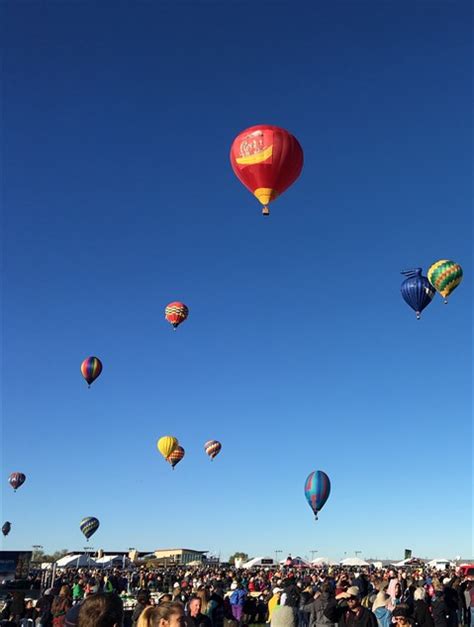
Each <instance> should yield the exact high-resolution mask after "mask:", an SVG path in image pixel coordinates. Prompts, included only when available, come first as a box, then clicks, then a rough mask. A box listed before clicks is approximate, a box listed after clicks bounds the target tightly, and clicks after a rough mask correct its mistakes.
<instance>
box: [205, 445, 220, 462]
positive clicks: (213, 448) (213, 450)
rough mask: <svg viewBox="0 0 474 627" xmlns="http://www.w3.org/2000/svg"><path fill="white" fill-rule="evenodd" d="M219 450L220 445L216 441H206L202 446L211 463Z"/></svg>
mask: <svg viewBox="0 0 474 627" xmlns="http://www.w3.org/2000/svg"><path fill="white" fill-rule="evenodd" d="M221 448H222V444H221V443H220V442H218V441H217V440H208V441H207V442H206V443H205V444H204V450H205V451H206V453H207V455H209V457H210V458H211V461H212V460H213V459H214V457H215V456H216V455H218V454H219V452H220V450H221Z"/></svg>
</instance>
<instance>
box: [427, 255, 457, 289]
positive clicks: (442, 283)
mask: <svg viewBox="0 0 474 627" xmlns="http://www.w3.org/2000/svg"><path fill="white" fill-rule="evenodd" d="M427 276H428V280H429V282H430V283H431V285H432V286H433V287H434V288H435V289H436V291H437V292H439V293H440V294H441V296H444V298H447V297H448V296H449V295H450V294H451V292H452V291H453V290H454V289H456V287H457V286H458V285H459V284H460V283H461V281H462V276H463V272H462V268H461V266H460V265H459V264H458V263H455V262H454V261H449V259H440V260H439V261H437V262H436V263H434V264H433V265H432V266H431V267H430V269H429V270H428V272H427Z"/></svg>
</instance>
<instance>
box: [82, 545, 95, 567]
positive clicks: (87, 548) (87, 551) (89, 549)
mask: <svg viewBox="0 0 474 627" xmlns="http://www.w3.org/2000/svg"><path fill="white" fill-rule="evenodd" d="M93 550H94V547H93V546H85V547H84V554H85V555H87V568H90V567H91V552H92V551H93Z"/></svg>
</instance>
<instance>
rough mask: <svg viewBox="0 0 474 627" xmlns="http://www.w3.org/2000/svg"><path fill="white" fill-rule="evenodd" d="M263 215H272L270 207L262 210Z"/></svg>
mask: <svg viewBox="0 0 474 627" xmlns="http://www.w3.org/2000/svg"><path fill="white" fill-rule="evenodd" d="M262 215H264V216H269V215H270V209H269V208H268V207H264V208H263V209H262Z"/></svg>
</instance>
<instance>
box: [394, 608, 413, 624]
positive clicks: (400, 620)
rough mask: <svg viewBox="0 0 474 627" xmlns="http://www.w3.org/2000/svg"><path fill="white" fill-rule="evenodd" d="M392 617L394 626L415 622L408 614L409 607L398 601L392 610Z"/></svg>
mask: <svg viewBox="0 0 474 627" xmlns="http://www.w3.org/2000/svg"><path fill="white" fill-rule="evenodd" d="M392 618H393V622H394V625H396V627H410V625H413V623H414V622H415V621H414V620H413V618H412V617H411V614H410V608H409V607H408V605H406V604H405V603H400V605H397V607H396V608H395V609H394V610H393V612H392Z"/></svg>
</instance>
